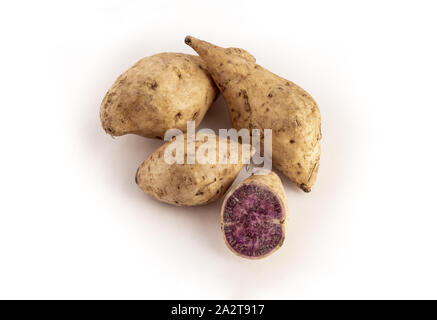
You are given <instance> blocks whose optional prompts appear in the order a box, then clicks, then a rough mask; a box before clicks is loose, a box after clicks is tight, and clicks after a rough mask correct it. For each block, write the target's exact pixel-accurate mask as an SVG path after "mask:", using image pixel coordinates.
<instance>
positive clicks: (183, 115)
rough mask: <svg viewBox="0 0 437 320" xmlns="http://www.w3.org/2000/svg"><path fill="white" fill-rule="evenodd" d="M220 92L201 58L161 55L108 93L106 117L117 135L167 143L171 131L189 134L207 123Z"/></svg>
mask: <svg viewBox="0 0 437 320" xmlns="http://www.w3.org/2000/svg"><path fill="white" fill-rule="evenodd" d="M216 94H217V89H216V87H215V85H214V82H213V81H212V79H211V77H210V76H209V74H208V72H207V71H206V67H205V64H204V63H203V61H202V60H201V59H200V58H199V57H198V56H193V55H188V54H182V53H159V54H156V55H153V56H150V57H146V58H143V59H141V60H140V61H138V62H137V63H136V64H135V65H134V66H133V67H131V68H130V69H129V70H127V71H126V72H125V73H123V74H122V75H121V76H120V77H119V78H118V79H117V80H116V81H115V83H114V84H113V85H112V87H111V88H110V89H109V91H108V92H107V93H106V95H105V97H104V99H103V101H102V104H101V107H100V119H101V122H102V126H103V129H104V130H105V131H106V133H108V134H110V135H112V136H121V135H124V134H127V133H133V134H137V135H140V136H143V137H148V138H157V139H163V137H164V134H165V131H166V130H168V129H171V128H177V129H180V130H182V131H183V132H185V131H186V123H187V121H188V120H194V121H195V123H196V126H197V125H198V124H199V123H200V122H201V121H202V119H203V117H204V115H205V113H206V112H207V110H208V108H209V107H210V106H211V104H212V102H213V101H214V99H215V97H216Z"/></svg>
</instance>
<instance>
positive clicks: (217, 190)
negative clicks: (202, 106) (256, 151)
mask: <svg viewBox="0 0 437 320" xmlns="http://www.w3.org/2000/svg"><path fill="white" fill-rule="evenodd" d="M184 138H185V142H184V143H185V145H186V134H185V135H184ZM214 138H215V139H216V141H217V146H218V141H219V139H223V138H219V137H218V136H216V135H212V139H214ZM170 143H172V141H170V142H167V143H166V144H164V145H163V146H161V147H160V148H159V149H157V150H156V151H155V152H153V153H152V154H151V155H150V156H149V157H148V158H147V159H146V160H145V161H144V162H143V163H142V164H141V165H140V167H139V168H138V170H137V174H136V177H135V182H136V183H137V184H138V186H139V187H140V188H141V189H142V190H143V191H144V192H145V193H147V194H149V195H151V196H152V197H154V198H156V199H157V200H159V201H162V202H166V203H169V204H173V205H177V206H198V205H204V204H207V203H211V202H213V201H216V200H218V199H220V198H221V197H222V196H223V195H224V194H225V193H226V191H227V190H228V188H229V187H230V186H231V184H232V182H233V181H234V180H235V178H236V177H237V175H238V174H239V172H240V171H241V169H242V168H243V166H244V165H245V158H243V157H242V154H241V144H238V145H239V163H237V164H199V163H195V164H187V163H186V162H185V163H184V164H177V163H174V164H167V162H166V161H165V160H164V151H165V148H166V147H167V146H168V145H169V144H170ZM227 143H228V152H227V154H228V157H229V153H230V152H229V150H230V148H229V145H230V144H231V143H237V142H230V141H229V140H228V141H227ZM202 144H203V142H201V141H196V142H195V150H196V152H197V150H198V148H199V146H200V145H202ZM186 150H187V149H185V159H186V156H187V151H186ZM218 154H219V153H218V152H217V158H218ZM251 155H253V151H252V153H251Z"/></svg>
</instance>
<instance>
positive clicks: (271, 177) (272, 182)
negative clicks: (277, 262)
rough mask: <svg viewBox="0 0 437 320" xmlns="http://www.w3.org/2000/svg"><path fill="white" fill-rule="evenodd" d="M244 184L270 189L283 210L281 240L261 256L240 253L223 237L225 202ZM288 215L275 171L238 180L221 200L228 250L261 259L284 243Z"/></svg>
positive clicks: (221, 216) (221, 218) (283, 194)
mask: <svg viewBox="0 0 437 320" xmlns="http://www.w3.org/2000/svg"><path fill="white" fill-rule="evenodd" d="M245 184H256V185H259V186H262V187H265V188H267V189H269V190H270V191H272V192H273V193H274V194H275V195H276V196H277V197H278V199H279V201H280V202H281V206H282V209H283V211H284V218H283V219H282V220H281V221H279V223H280V224H281V226H282V234H283V238H282V241H281V242H280V243H279V245H278V246H277V247H276V248H275V249H273V250H272V251H270V252H269V253H268V254H266V255H263V256H258V257H249V256H244V255H241V254H239V253H238V252H236V251H235V250H234V249H233V248H232V247H231V246H230V245H229V243H228V242H227V241H226V237H225V233H224V221H223V214H224V211H225V206H226V202H227V201H228V199H229V197H230V196H231V195H232V193H233V192H234V191H235V190H236V189H238V188H239V187H241V186H242V185H245ZM288 215H289V211H288V201H287V197H286V196H285V191H284V187H283V185H282V182H281V179H280V178H279V176H278V175H277V174H276V173H274V172H273V171H270V172H268V173H266V174H258V175H256V174H253V175H251V176H250V177H248V178H247V179H245V180H243V181H242V182H240V183H239V184H237V185H236V186H235V187H233V188H232V190H231V191H229V192H228V194H227V195H226V197H225V199H224V201H223V205H222V209H221V215H220V225H221V230H222V235H223V240H224V241H225V243H226V246H227V247H228V248H229V250H231V251H232V252H233V253H235V254H236V255H237V256H240V257H243V258H246V259H252V260H257V259H262V258H265V257H268V256H270V255H271V254H273V253H274V252H275V251H276V250H278V249H279V248H280V247H281V246H282V244H283V243H284V240H285V228H286V224H287V218H288Z"/></svg>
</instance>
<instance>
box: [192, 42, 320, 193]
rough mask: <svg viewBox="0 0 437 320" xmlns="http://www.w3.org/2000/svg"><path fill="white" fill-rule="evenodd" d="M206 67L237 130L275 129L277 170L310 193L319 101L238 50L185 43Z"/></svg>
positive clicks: (314, 172) (315, 163)
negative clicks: (224, 101)
mask: <svg viewBox="0 0 437 320" xmlns="http://www.w3.org/2000/svg"><path fill="white" fill-rule="evenodd" d="M185 42H186V43H187V44H188V45H189V46H191V47H192V48H193V49H194V50H195V51H196V52H197V53H198V54H199V56H200V57H201V58H202V59H203V60H204V61H205V63H206V65H207V68H208V71H209V72H210V74H211V76H212V77H213V79H214V81H215V83H216V84H217V86H218V87H219V89H220V91H221V92H222V94H223V96H224V98H225V100H226V103H227V105H228V109H229V113H230V115H231V121H232V125H233V127H234V128H236V129H237V130H239V129H241V128H247V129H249V130H250V129H254V128H256V129H272V133H273V137H272V140H273V141H272V143H273V146H272V147H273V155H272V156H273V165H274V166H275V167H276V168H278V169H279V170H280V171H282V172H283V173H284V174H285V175H286V176H287V177H289V178H290V179H291V180H293V181H294V182H295V183H296V184H297V185H298V186H299V187H300V188H301V189H302V190H304V191H305V192H309V191H311V187H312V186H313V185H314V183H315V181H316V177H317V172H318V169H319V160H320V140H321V138H322V134H321V117H320V111H319V108H318V107H317V104H316V102H315V101H314V99H313V98H312V97H311V96H310V95H309V94H308V93H307V92H306V91H305V90H303V89H302V88H300V87H299V86H297V85H296V84H294V83H293V82H291V81H288V80H286V79H283V78H281V77H279V76H277V75H276V74H274V73H272V72H270V71H268V70H266V69H264V68H263V67H261V66H260V65H258V64H256V63H255V61H254V60H251V59H248V58H247V57H245V56H242V55H240V54H235V51H234V49H233V50H229V49H224V48H221V47H218V46H215V45H213V44H210V43H208V42H205V41H201V40H198V39H196V38H194V37H190V36H188V37H186V38H185Z"/></svg>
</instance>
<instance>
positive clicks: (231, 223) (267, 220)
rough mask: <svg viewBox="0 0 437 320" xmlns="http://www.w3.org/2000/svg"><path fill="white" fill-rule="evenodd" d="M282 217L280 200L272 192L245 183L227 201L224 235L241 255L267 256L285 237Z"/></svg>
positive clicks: (224, 215) (224, 216)
mask: <svg viewBox="0 0 437 320" xmlns="http://www.w3.org/2000/svg"><path fill="white" fill-rule="evenodd" d="M283 217H284V212H283V209H282V206H281V202H280V201H279V199H278V197H277V196H276V195H275V194H274V193H273V192H271V191H270V190H269V189H267V188H263V187H261V186H258V185H253V184H252V185H242V186H241V187H239V188H237V189H236V190H235V191H234V192H233V194H232V195H231V196H230V197H229V198H228V199H227V201H226V205H225V208H224V212H223V223H224V227H223V230H224V233H225V239H226V241H227V242H228V244H229V245H230V246H231V247H232V248H233V249H234V250H235V251H236V252H237V253H238V254H240V255H243V256H247V257H260V256H264V255H266V254H268V253H269V252H270V251H272V250H274V249H275V248H276V247H278V246H280V245H281V244H282V242H283V240H284V233H283V230H282V224H281V221H282V220H283Z"/></svg>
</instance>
